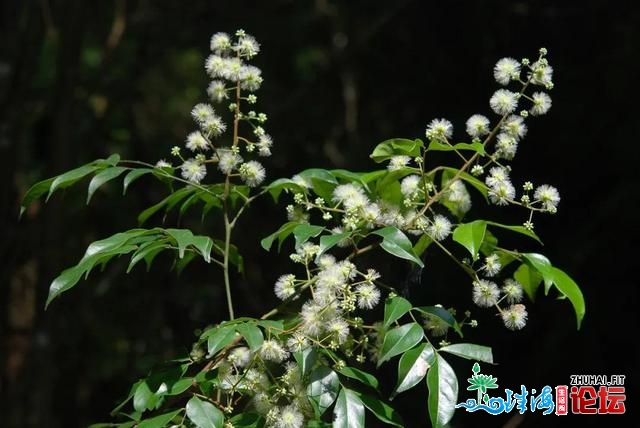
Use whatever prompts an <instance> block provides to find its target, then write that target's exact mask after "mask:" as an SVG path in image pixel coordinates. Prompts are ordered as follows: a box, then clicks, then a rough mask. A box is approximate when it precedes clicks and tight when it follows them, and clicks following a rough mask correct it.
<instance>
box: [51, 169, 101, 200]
mask: <svg viewBox="0 0 640 428" xmlns="http://www.w3.org/2000/svg"><path fill="white" fill-rule="evenodd" d="M99 169H103V168H102V167H100V166H98V165H96V164H95V163H90V164H87V165H83V166H81V167H78V168H75V169H72V170H71V171H67V172H65V173H64V174H61V175H59V176H57V177H56V178H55V179H54V180H53V182H52V183H51V187H49V193H48V194H47V198H46V200H49V198H50V197H51V195H52V194H53V193H54V192H55V191H56V190H58V189H64V188H66V187H69V186H71V185H72V184H74V183H75V182H76V181H78V180H80V179H82V178H84V177H86V176H87V175H89V174H91V173H93V172H95V171H97V170H99Z"/></svg>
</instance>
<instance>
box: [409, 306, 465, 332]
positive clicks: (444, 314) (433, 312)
mask: <svg viewBox="0 0 640 428" xmlns="http://www.w3.org/2000/svg"><path fill="white" fill-rule="evenodd" d="M415 309H416V310H417V311H419V312H422V313H423V314H428V315H430V316H434V317H437V318H439V319H440V320H441V321H443V322H444V323H446V324H448V325H449V327H451V328H452V329H453V330H454V331H455V332H456V333H458V336H460V337H463V334H462V329H461V328H460V324H458V321H456V319H455V318H454V317H453V315H451V312H449V311H448V310H446V309H445V308H443V307H442V306H419V307H416V308H415Z"/></svg>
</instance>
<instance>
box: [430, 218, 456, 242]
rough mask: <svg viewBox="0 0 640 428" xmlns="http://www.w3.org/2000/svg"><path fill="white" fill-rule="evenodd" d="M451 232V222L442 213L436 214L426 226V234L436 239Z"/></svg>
mask: <svg viewBox="0 0 640 428" xmlns="http://www.w3.org/2000/svg"><path fill="white" fill-rule="evenodd" d="M450 233H451V222H450V221H449V220H448V219H447V218H446V217H445V216H443V215H440V214H436V215H435V216H433V220H432V221H431V223H430V224H429V226H428V227H427V234H428V235H429V236H430V237H431V238H433V239H435V240H436V241H442V240H443V239H446V238H447V236H449V234H450Z"/></svg>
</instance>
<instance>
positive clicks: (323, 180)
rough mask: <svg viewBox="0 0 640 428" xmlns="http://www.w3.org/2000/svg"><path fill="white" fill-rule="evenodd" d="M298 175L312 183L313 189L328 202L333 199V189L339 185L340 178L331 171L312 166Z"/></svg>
mask: <svg viewBox="0 0 640 428" xmlns="http://www.w3.org/2000/svg"><path fill="white" fill-rule="evenodd" d="M298 175H299V176H300V177H302V178H304V179H305V180H307V181H309V182H310V183H311V185H312V187H313V191H314V192H315V193H316V194H317V195H318V196H320V197H321V198H323V199H324V200H325V201H327V202H328V201H330V200H331V196H332V192H333V189H335V187H336V186H337V185H338V180H336V178H335V177H334V176H333V175H331V173H330V172H329V171H327V170H326V169H321V168H310V169H306V170H304V171H302V172H300V173H299V174H298Z"/></svg>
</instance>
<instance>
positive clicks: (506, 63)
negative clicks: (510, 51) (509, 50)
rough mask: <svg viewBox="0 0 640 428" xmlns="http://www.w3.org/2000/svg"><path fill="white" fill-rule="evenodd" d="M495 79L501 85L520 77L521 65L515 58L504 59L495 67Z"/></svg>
mask: <svg viewBox="0 0 640 428" xmlns="http://www.w3.org/2000/svg"><path fill="white" fill-rule="evenodd" d="M493 77H495V79H496V82H498V83H499V84H501V85H508V84H509V82H510V81H511V80H515V79H518V78H519V77H520V63H519V62H518V61H516V60H515V59H513V58H502V59H501V60H499V61H498V62H497V63H496V65H495V66H494V67H493Z"/></svg>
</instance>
